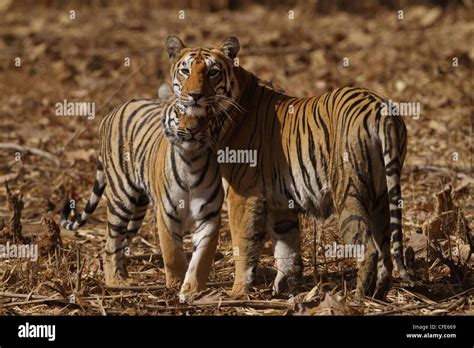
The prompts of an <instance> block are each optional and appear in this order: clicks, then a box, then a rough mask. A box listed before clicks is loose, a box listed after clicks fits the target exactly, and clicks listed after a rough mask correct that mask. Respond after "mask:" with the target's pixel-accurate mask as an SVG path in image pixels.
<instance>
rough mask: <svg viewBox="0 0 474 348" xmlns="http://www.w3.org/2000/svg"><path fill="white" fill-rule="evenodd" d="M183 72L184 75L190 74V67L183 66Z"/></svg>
mask: <svg viewBox="0 0 474 348" xmlns="http://www.w3.org/2000/svg"><path fill="white" fill-rule="evenodd" d="M180 72H181V74H183V75H189V69H186V68H183V69H181V70H180Z"/></svg>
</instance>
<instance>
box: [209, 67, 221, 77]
mask: <svg viewBox="0 0 474 348" xmlns="http://www.w3.org/2000/svg"><path fill="white" fill-rule="evenodd" d="M220 73H221V72H220V70H219V69H212V70H209V72H208V73H207V74H208V75H209V77H217V76H219V74H220Z"/></svg>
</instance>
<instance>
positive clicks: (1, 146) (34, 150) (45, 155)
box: [0, 143, 59, 167]
mask: <svg viewBox="0 0 474 348" xmlns="http://www.w3.org/2000/svg"><path fill="white" fill-rule="evenodd" d="M0 149H7V150H15V151H19V152H26V153H30V154H32V155H37V156H40V157H43V158H46V159H48V160H50V161H52V162H54V163H55V164H56V165H57V166H58V167H59V159H58V158H57V157H56V156H54V155H53V154H51V153H49V152H46V151H44V150H40V149H37V148H35V147H29V146H23V145H18V144H14V143H0Z"/></svg>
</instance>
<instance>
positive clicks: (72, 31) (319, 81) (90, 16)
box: [0, 5, 474, 315]
mask: <svg viewBox="0 0 474 348" xmlns="http://www.w3.org/2000/svg"><path fill="white" fill-rule="evenodd" d="M69 10H70V9H69V8H56V9H55V8H46V7H42V6H35V7H32V8H28V9H26V8H22V7H21V6H19V7H16V8H14V9H13V10H11V11H9V12H8V13H2V14H1V16H0V18H1V19H0V32H1V33H2V34H1V36H0V74H1V75H0V76H1V78H2V83H0V95H2V103H1V105H0V115H1V118H0V125H1V129H2V132H1V134H0V142H1V143H3V144H10V146H3V148H2V147H0V177H1V181H3V180H5V179H7V180H8V181H9V186H10V189H11V191H12V194H14V193H15V192H21V193H22V194H23V197H22V201H23V203H24V207H23V209H22V212H21V221H20V222H21V233H22V236H24V238H30V239H31V240H32V242H33V243H38V245H39V247H40V251H41V256H40V258H39V259H38V260H37V262H32V261H28V260H19V259H9V260H2V261H1V262H0V313H1V314H4V315H12V314H15V315H26V314H33V315H37V314H47V315H74V314H79V315H113V314H123V315H135V314H144V315H181V314H193V315H235V314H238V315H284V314H294V315H298V314H303V315H306V314H308V315H318V314H344V315H354V314H366V315H399V314H400V315H406V314H414V315H461V314H473V313H474V312H473V296H474V279H473V275H472V258H471V257H470V255H469V243H468V241H467V238H466V237H465V236H466V233H465V232H466V229H463V227H462V226H461V227H460V224H459V223H454V222H453V223H450V224H447V225H446V224H444V225H443V230H442V231H440V233H441V234H442V235H441V238H439V243H438V244H436V243H435V242H434V239H433V238H429V239H428V238H426V239H423V240H420V238H419V237H420V236H424V235H425V234H423V233H422V234H418V233H417V232H423V230H424V227H423V225H424V224H425V223H426V222H427V223H429V222H430V219H433V218H435V217H437V216H439V215H440V214H442V213H443V210H442V208H440V207H439V205H440V203H439V202H438V201H437V199H436V197H435V196H434V194H435V193H436V192H439V191H442V190H443V189H444V188H445V187H446V185H448V184H450V185H452V187H453V192H452V194H450V197H452V203H453V204H454V206H455V207H456V210H455V211H456V212H457V213H456V214H457V215H456V216H461V215H459V214H460V212H462V214H463V215H464V217H465V219H464V220H462V218H461V217H459V219H461V220H462V221H465V222H466V223H467V226H469V225H471V226H472V220H473V219H474V214H473V213H474V203H473V199H472V197H473V196H472V192H473V180H474V178H473V177H472V127H473V119H472V118H473V115H472V106H473V102H472V90H473V89H474V88H473V87H474V86H473V79H472V68H473V66H474V51H473V49H472V47H470V46H472V45H468V44H467V43H468V42H472V40H473V36H474V26H473V16H472V14H469V13H468V11H465V10H464V9H463V8H461V7H455V8H449V9H447V10H446V11H442V12H440V13H438V12H439V11H438V10H436V9H435V10H431V11H429V9H427V8H422V7H410V8H407V9H406V10H405V19H404V20H403V21H398V20H397V19H396V12H395V11H389V10H386V9H378V10H377V11H376V12H375V13H376V15H375V14H374V15H369V16H367V17H361V16H357V15H351V14H348V13H343V12H337V13H334V14H332V15H331V16H322V15H317V14H315V13H314V12H313V11H312V10H311V9H309V10H308V9H306V8H304V7H302V6H301V5H300V6H299V7H297V8H296V9H295V10H296V15H297V16H298V17H297V20H295V21H289V20H288V19H287V9H276V10H272V11H271V10H269V9H268V8H266V7H261V6H251V7H249V8H248V9H246V10H245V11H237V12H230V11H220V12H212V13H205V12H199V11H195V10H189V11H186V18H187V19H186V20H184V21H183V20H179V19H178V16H177V11H178V10H174V9H173V10H163V9H156V8H155V9H150V8H148V9H139V8H137V7H134V8H128V7H126V6H120V7H113V8H112V7H106V8H86V7H78V8H76V11H77V14H78V15H77V18H76V19H75V20H74V21H71V20H69V19H68V17H67V15H68V12H69ZM433 11H435V12H433ZM437 11H438V12H437ZM26 12H27V13H28V15H29V17H28V18H27V17H25V13H26ZM428 14H430V15H429V18H427V17H426V16H427V15H428ZM172 33H179V34H180V35H181V36H182V37H183V38H184V40H185V41H186V42H188V43H189V44H191V45H200V44H219V43H220V42H222V41H223V39H224V38H225V37H227V36H229V35H236V36H238V37H239V38H240V39H241V42H242V46H243V48H242V52H241V63H242V65H243V66H245V67H246V68H248V69H249V70H251V71H253V72H255V73H256V74H257V75H258V76H260V77H261V78H264V79H272V80H273V81H275V82H277V83H278V84H280V85H282V86H283V87H284V88H285V89H286V90H287V91H288V92H289V93H291V94H294V95H301V96H303V95H316V94H320V93H323V92H325V91H327V90H330V89H332V88H334V87H336V86H345V85H358V86H364V87H368V88H371V89H374V90H377V91H378V92H380V93H381V94H383V95H386V96H390V98H391V99H393V100H401V101H418V102H421V103H422V106H423V109H422V116H421V118H420V119H418V120H413V119H407V124H408V129H409V146H408V156H407V159H406V165H405V171H404V174H403V178H402V182H403V195H404V198H405V208H404V232H405V239H406V244H407V245H411V246H412V247H413V248H414V249H415V264H416V266H417V279H418V283H417V284H416V286H415V287H406V286H405V285H404V284H398V283H397V282H396V281H395V284H394V287H393V289H392V290H391V291H390V293H389V295H388V302H387V303H381V302H378V301H375V300H372V299H365V300H363V301H361V302H359V303H357V302H355V301H354V299H353V294H352V292H351V289H353V288H354V284H353V283H354V277H353V275H354V267H355V262H354V261H352V260H333V259H326V258H325V257H324V253H323V252H322V246H323V245H326V244H330V243H332V242H333V241H335V240H337V239H338V236H337V230H336V227H335V224H334V218H330V219H328V220H327V221H324V222H317V221H312V220H310V219H304V218H303V221H302V225H303V229H304V233H303V237H304V238H303V256H304V263H305V282H304V285H303V287H302V289H301V290H300V292H299V293H297V294H293V295H294V296H292V297H291V298H290V299H288V298H284V299H275V298H272V296H271V290H270V289H271V282H272V279H273V276H274V273H275V270H274V268H273V260H272V257H271V246H270V244H269V243H267V244H266V245H265V249H264V252H263V257H262V261H261V264H260V268H259V275H258V282H257V284H256V287H255V288H254V289H253V291H252V292H251V293H250V295H249V296H248V298H246V299H242V300H235V299H231V298H229V297H228V296H227V295H226V291H228V290H229V289H230V287H231V283H232V280H233V271H234V268H233V261H232V256H231V255H232V250H231V243H230V235H229V230H228V226H227V223H226V219H225V218H224V221H223V226H222V231H221V235H220V244H219V253H218V255H217V256H216V262H215V264H214V267H213V270H212V272H211V278H210V284H209V285H210V289H209V290H208V291H206V292H204V293H203V294H202V295H201V296H200V297H199V298H198V299H196V300H195V301H194V302H193V303H190V304H180V303H179V302H178V301H177V297H176V292H175V291H174V290H172V289H166V288H165V286H164V273H163V269H162V264H161V259H160V251H159V247H158V243H157V240H156V237H155V234H154V232H153V223H152V217H151V214H149V215H148V217H147V220H146V222H145V224H144V226H143V229H142V231H141V233H140V237H138V238H136V239H135V240H134V241H133V243H132V255H133V256H132V257H131V258H130V260H129V261H130V264H129V270H130V274H131V277H132V279H133V281H134V283H135V285H136V287H135V288H131V289H129V290H120V291H119V290H114V289H108V288H106V287H105V286H104V282H103V271H102V265H101V258H100V253H101V250H102V247H103V242H104V229H105V208H104V204H103V203H102V204H101V205H100V207H99V208H98V210H97V211H96V213H95V214H94V215H93V217H92V218H91V219H90V220H89V223H88V224H87V225H86V226H84V227H83V228H82V229H81V230H80V231H79V232H78V233H77V234H75V233H66V232H64V231H61V233H60V235H59V234H58V230H57V228H56V226H55V222H54V220H56V221H57V220H58V211H59V209H60V207H61V206H62V204H63V202H64V199H65V197H67V196H68V195H69V194H70V195H72V196H73V197H76V198H82V202H84V199H86V198H87V197H88V194H89V190H90V189H91V187H92V182H93V178H94V173H95V164H94V162H95V159H96V149H97V145H98V141H97V130H98V124H99V122H100V120H101V118H102V117H103V116H104V115H105V114H106V113H107V112H108V111H110V110H111V109H112V108H113V107H114V106H116V105H118V104H119V103H121V102H123V101H125V100H127V99H129V98H132V97H152V96H156V90H157V88H158V86H159V85H160V83H161V82H162V81H163V80H165V79H166V78H167V74H168V73H167V71H168V67H169V62H168V60H167V57H166V55H165V53H164V51H163V42H164V39H165V37H166V36H167V35H169V34H172ZM14 57H21V61H22V65H21V67H18V68H16V67H14V65H13V62H14V60H13V59H14ZM125 57H130V58H131V63H132V64H131V66H130V67H126V66H124V64H123V62H124V58H125ZM344 57H349V59H350V66H349V67H347V68H343V67H342V64H341V61H342V59H343V58H344ZM453 57H458V58H459V66H458V67H453V66H452V58H453ZM63 99H68V100H70V101H91V102H95V103H96V105H97V117H96V119H94V120H86V119H85V118H64V117H58V116H55V115H54V110H55V109H54V105H55V103H57V102H62V100H63ZM11 144H14V145H15V146H18V145H19V146H22V147H23V148H20V149H19V148H12V146H11ZM17 151H18V152H21V153H22V160H21V161H17V160H16V159H17V158H15V153H16V152H17ZM456 156H457V157H456ZM454 158H456V159H457V160H454ZM81 207H82V206H81ZM451 208H452V207H451ZM440 209H441V210H440ZM459 209H460V210H459ZM10 210H12V211H10ZM445 211H446V209H445ZM450 211H453V210H452V209H451V210H450ZM16 214H17V216H18V211H17V212H16ZM14 215H15V208H14V207H12V206H11V205H10V206H9V205H8V202H7V191H6V187H4V186H3V185H0V227H1V228H2V229H1V230H0V235H1V238H2V243H4V242H6V241H7V240H10V238H11V232H12V228H13V230H15V229H16V230H15V231H17V232H18V225H15V224H14V223H13V222H12V221H15V219H13V220H11V217H12V216H14ZM2 220H3V224H2ZM461 220H460V221H461ZM456 221H457V220H456ZM15 226H16V227H15ZM426 228H427V227H426V224H425V230H426ZM427 241H428V242H430V243H431V244H430V245H431V246H432V248H430V247H427V244H426V243H427ZM423 243H424V244H423ZM455 247H457V250H458V251H459V252H458V253H457V255H455V254H453V250H454V248H455ZM439 252H442V253H443V256H441V255H440V254H439ZM468 257H469V258H468ZM460 258H461V259H462V265H467V267H466V268H464V269H463V268H462V267H461V266H460V269H455V267H453V264H454V265H456V263H457V262H459V259H460ZM466 260H467V261H466ZM449 262H452V264H449ZM458 273H460V274H458Z"/></svg>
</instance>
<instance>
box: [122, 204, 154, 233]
mask: <svg viewBox="0 0 474 348" xmlns="http://www.w3.org/2000/svg"><path fill="white" fill-rule="evenodd" d="M149 203H150V200H149V199H148V196H146V195H141V196H139V197H138V200H137V204H136V206H135V210H134V212H133V216H132V218H131V220H130V222H129V223H128V225H127V239H128V240H129V241H130V240H132V239H133V238H134V237H135V236H136V235H137V233H138V231H139V230H140V227H141V226H142V224H143V220H144V219H145V216H146V211H147V209H148V204H149Z"/></svg>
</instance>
